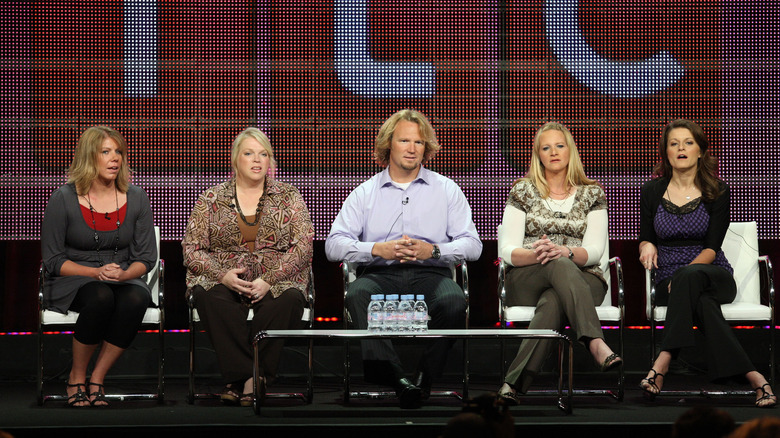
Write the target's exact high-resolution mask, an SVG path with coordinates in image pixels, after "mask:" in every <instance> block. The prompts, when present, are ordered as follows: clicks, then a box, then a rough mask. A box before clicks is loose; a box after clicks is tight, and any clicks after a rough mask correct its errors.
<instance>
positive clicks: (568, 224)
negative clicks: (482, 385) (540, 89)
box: [498, 123, 622, 403]
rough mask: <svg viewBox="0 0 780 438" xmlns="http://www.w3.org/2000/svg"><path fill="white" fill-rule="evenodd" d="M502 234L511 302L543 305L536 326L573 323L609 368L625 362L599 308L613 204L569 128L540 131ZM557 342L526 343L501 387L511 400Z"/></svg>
mask: <svg viewBox="0 0 780 438" xmlns="http://www.w3.org/2000/svg"><path fill="white" fill-rule="evenodd" d="M501 229H502V231H501V233H500V235H499V237H498V252H499V256H500V257H501V258H502V259H503V260H504V261H505V262H506V263H508V264H509V265H511V266H513V267H514V268H511V269H510V270H509V271H508V272H507V275H506V287H507V303H506V304H507V305H508V306H536V311H535V313H534V316H533V318H532V319H531V322H530V324H529V328H531V329H555V330H559V329H562V328H563V327H564V324H565V323H566V322H567V321H568V323H569V324H570V325H571V327H572V328H573V329H574V330H575V332H576V336H577V339H578V340H579V341H580V342H582V343H583V344H584V345H585V346H586V347H587V349H588V350H589V351H590V353H591V355H593V358H594V359H595V361H596V363H597V365H598V366H599V367H600V369H601V370H602V371H607V370H611V369H613V368H615V367H617V366H619V365H620V364H621V363H622V359H621V358H620V357H619V356H618V355H617V354H615V353H613V352H612V350H611V349H610V348H609V346H608V345H607V344H606V343H605V342H604V336H603V334H602V332H601V325H600V322H599V319H598V316H597V314H596V305H598V304H600V303H601V302H602V301H603V300H604V295H605V294H606V290H607V285H606V283H605V281H604V277H603V273H602V271H601V269H600V268H599V261H600V260H601V256H602V254H603V252H604V251H607V250H608V248H605V242H606V241H607V200H606V197H605V195H604V190H602V188H601V186H599V185H598V183H597V182H596V181H593V180H591V179H588V178H587V177H586V176H585V171H584V170H583V167H582V162H581V161H580V157H579V154H578V152H577V146H576V145H575V143H574V139H573V138H572V136H571V133H570V132H569V130H568V128H566V127H565V126H564V125H562V124H559V123H547V124H545V125H543V126H542V127H541V128H539V130H538V131H537V133H536V137H535V138H534V146H533V151H532V155H531V163H530V166H529V169H528V173H527V174H526V176H525V177H524V178H520V179H519V180H517V181H515V183H514V184H513V187H512V190H511V191H510V192H509V197H508V199H507V205H506V207H505V209H504V216H503V219H502V223H501ZM554 342H555V341H550V340H536V339H525V340H523V342H522V344H521V345H520V350H519V351H518V352H517V357H515V360H514V361H513V362H512V364H511V366H510V367H509V370H508V372H507V374H506V377H505V378H504V382H505V383H504V385H503V386H502V387H501V388H500V389H499V396H500V397H502V398H503V399H505V400H506V401H508V402H510V403H514V402H516V401H517V393H518V392H520V393H525V392H526V391H527V390H528V388H529V386H530V385H531V382H532V380H533V378H534V376H535V375H536V374H537V373H538V372H539V370H540V368H541V366H542V364H543V363H544V360H545V359H546V357H547V355H548V354H549V352H550V348H551V347H552V346H553V345H554Z"/></svg>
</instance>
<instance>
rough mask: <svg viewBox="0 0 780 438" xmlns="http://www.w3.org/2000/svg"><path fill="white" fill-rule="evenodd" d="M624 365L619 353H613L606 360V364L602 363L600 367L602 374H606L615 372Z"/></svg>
mask: <svg viewBox="0 0 780 438" xmlns="http://www.w3.org/2000/svg"><path fill="white" fill-rule="evenodd" d="M622 363H623V359H621V358H620V356H618V354H617V353H612V354H610V355H609V356H607V358H606V359H604V362H602V363H601V365H599V369H600V370H601V372H602V373H605V372H607V371H611V370H614V369H615V368H617V367H618V366H620V364H622Z"/></svg>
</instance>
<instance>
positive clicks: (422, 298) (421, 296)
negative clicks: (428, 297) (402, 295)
mask: <svg viewBox="0 0 780 438" xmlns="http://www.w3.org/2000/svg"><path fill="white" fill-rule="evenodd" d="M424 300H425V295H417V301H424Z"/></svg>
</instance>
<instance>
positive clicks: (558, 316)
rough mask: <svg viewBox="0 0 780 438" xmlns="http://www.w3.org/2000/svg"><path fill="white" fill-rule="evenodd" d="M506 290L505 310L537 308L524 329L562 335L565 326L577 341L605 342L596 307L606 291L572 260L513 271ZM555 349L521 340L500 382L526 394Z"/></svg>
mask: <svg viewBox="0 0 780 438" xmlns="http://www.w3.org/2000/svg"><path fill="white" fill-rule="evenodd" d="M506 288H507V303H506V304H507V305H508V306H536V310H535V311H534V316H533V318H532V319H531V322H530V324H529V325H528V328H530V329H553V330H561V329H563V327H564V325H565V323H566V322H567V321H568V323H569V325H570V326H571V327H572V329H574V331H575V333H576V339H577V340H579V341H588V340H590V339H592V338H603V337H604V335H603V334H602V332H601V323H600V321H599V318H598V315H597V314H596V304H601V302H602V301H604V296H605V295H606V292H607V286H606V285H605V284H604V283H603V282H602V281H601V280H600V279H599V278H598V277H596V276H595V275H593V274H590V273H587V272H582V271H581V270H580V268H579V267H578V266H577V265H575V264H574V262H572V261H571V260H569V259H567V258H559V259H556V260H553V261H551V262H549V263H546V264H544V265H541V264H536V265H530V266H523V267H518V268H512V269H511V270H510V271H509V272H508V273H507V274H506ZM556 344H557V341H556V340H553V339H548V340H541V339H524V340H523V342H522V343H521V344H520V349H519V350H518V352H517V356H516V357H515V360H514V361H512V364H511V365H510V366H509V370H508V371H507V374H506V377H505V378H504V381H505V382H507V383H509V384H510V385H512V386H514V387H515V388H516V389H517V390H518V391H520V392H521V393H525V392H526V391H527V390H528V387H529V386H530V385H531V382H532V381H533V378H534V376H536V375H537V374H538V373H539V370H540V369H541V367H542V365H543V364H544V361H545V360H546V358H547V356H548V355H549V353H550V351H551V349H552V348H553V347H554V346H555V345H556Z"/></svg>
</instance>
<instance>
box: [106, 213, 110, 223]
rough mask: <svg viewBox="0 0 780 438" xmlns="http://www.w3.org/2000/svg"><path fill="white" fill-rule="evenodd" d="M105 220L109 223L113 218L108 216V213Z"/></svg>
mask: <svg viewBox="0 0 780 438" xmlns="http://www.w3.org/2000/svg"><path fill="white" fill-rule="evenodd" d="M105 218H106V220H107V221H110V220H111V216H109V215H108V212H106V215H105Z"/></svg>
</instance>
